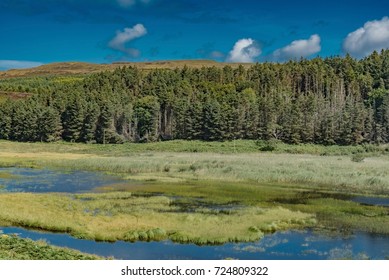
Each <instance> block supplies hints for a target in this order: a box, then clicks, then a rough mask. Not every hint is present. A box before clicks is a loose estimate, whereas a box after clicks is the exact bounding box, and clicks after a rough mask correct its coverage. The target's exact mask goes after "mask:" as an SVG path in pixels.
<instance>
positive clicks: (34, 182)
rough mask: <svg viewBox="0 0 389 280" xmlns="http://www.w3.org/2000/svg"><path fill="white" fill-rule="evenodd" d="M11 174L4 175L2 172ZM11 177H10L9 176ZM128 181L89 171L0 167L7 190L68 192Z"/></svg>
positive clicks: (2, 184)
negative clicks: (65, 171)
mask: <svg viewBox="0 0 389 280" xmlns="http://www.w3.org/2000/svg"><path fill="white" fill-rule="evenodd" d="M2 173H3V174H7V175H11V176H3V177H5V178H2V176H1V174H2ZM7 177H9V178H7ZM120 183H128V181H124V180H121V179H119V178H117V177H114V176H109V175H107V174H103V173H97V172H87V171H71V172H67V173H64V172H60V171H54V170H48V169H31V168H0V186H3V187H2V188H1V189H0V190H1V191H6V192H36V193H44V192H67V193H80V192H87V191H92V190H94V189H95V188H97V187H102V186H106V185H113V184H120Z"/></svg>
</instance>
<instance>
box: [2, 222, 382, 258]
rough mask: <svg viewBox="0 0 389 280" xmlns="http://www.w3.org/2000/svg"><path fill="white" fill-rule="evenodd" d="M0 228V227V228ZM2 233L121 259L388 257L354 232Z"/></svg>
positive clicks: (376, 242)
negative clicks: (251, 236) (207, 239)
mask: <svg viewBox="0 0 389 280" xmlns="http://www.w3.org/2000/svg"><path fill="white" fill-rule="evenodd" d="M0 229H1V228H0ZM1 230H2V231H3V232H4V233H6V234H11V233H15V234H18V235H19V236H20V237H23V238H30V239H33V240H40V239H43V240H46V241H47V242H48V243H49V244H52V245H56V246H61V247H69V248H73V249H77V250H80V251H82V252H85V253H91V254H96V255H100V256H104V257H113V258H115V259H125V260H159V259H161V260H183V259H186V260H187V259H195V260H212V259H216V260H217V259H227V258H233V259H242V260H250V259H252V260H260V259H267V260H323V259H367V258H369V259H380V260H382V259H385V258H388V257H389V239H388V238H387V237H384V236H381V235H371V234H367V233H362V232H360V233H356V234H353V235H348V236H342V235H333V234H331V235H328V234H323V233H315V232H313V231H311V230H307V231H286V232H277V233H275V234H272V235H266V236H265V237H264V238H263V239H261V240H260V241H257V242H251V243H228V244H224V245H220V246H197V245H193V244H177V243H173V242H171V241H162V242H136V243H130V242H123V241H118V242H114V243H109V242H96V241H91V240H82V239H76V238H73V237H71V236H69V235H67V234H58V233H47V232H38V231H32V230H27V229H23V228H15V227H8V228H3V229H1Z"/></svg>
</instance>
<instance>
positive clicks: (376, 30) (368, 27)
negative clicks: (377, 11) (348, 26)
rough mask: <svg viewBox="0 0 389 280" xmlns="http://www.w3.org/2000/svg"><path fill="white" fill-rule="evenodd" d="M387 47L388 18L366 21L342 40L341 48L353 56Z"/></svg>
mask: <svg viewBox="0 0 389 280" xmlns="http://www.w3.org/2000/svg"><path fill="white" fill-rule="evenodd" d="M386 48H389V18H388V17H383V18H382V19H381V20H373V21H368V22H366V23H365V24H364V25H363V27H361V28H359V29H357V30H355V31H354V32H351V33H349V34H348V35H347V37H346V39H344V41H343V50H344V51H345V52H347V53H349V54H351V55H353V56H356V57H362V56H366V55H369V54H370V53H372V52H373V51H374V50H377V51H379V50H381V49H386Z"/></svg>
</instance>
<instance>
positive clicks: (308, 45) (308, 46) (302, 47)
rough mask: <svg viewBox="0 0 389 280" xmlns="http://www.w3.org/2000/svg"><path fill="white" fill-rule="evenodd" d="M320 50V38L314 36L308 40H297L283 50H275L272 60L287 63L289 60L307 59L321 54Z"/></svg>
mask: <svg viewBox="0 0 389 280" xmlns="http://www.w3.org/2000/svg"><path fill="white" fill-rule="evenodd" d="M320 50H321V46H320V36H319V35H317V34H314V35H312V36H311V37H310V38H309V39H308V40H296V41H293V42H292V43H290V44H289V45H287V46H285V47H283V48H281V49H278V50H275V51H274V52H273V54H272V58H273V59H275V60H277V61H285V60H288V59H294V58H300V57H307V56H310V55H312V54H315V53H318V52H320Z"/></svg>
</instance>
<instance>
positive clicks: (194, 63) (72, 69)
mask: <svg viewBox="0 0 389 280" xmlns="http://www.w3.org/2000/svg"><path fill="white" fill-rule="evenodd" d="M185 65H186V66H188V67H192V68H201V67H212V66H215V67H224V66H226V65H230V66H232V67H237V66H238V65H240V64H237V63H223V62H216V61H213V60H167V61H154V62H119V63H113V64H95V63H85V62H59V63H50V64H45V65H42V66H38V67H34V68H28V69H12V70H7V71H0V79H6V78H14V77H31V76H45V75H72V74H88V73H95V72H100V71H104V70H113V69H115V68H118V67H123V66H136V67H138V68H139V69H144V70H151V69H174V68H181V67H184V66H185ZM243 65H251V64H247V63H246V64H243Z"/></svg>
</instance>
